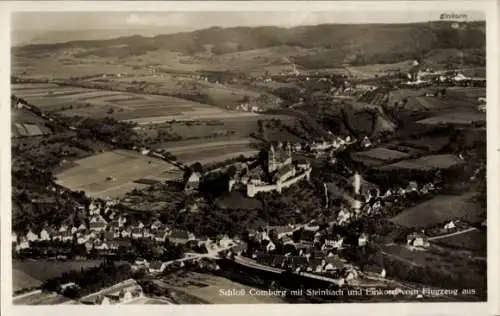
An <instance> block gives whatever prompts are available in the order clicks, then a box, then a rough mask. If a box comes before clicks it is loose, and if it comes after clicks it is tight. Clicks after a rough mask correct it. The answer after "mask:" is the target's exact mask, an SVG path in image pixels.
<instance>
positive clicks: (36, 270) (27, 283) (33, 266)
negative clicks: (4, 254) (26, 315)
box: [12, 259, 102, 304]
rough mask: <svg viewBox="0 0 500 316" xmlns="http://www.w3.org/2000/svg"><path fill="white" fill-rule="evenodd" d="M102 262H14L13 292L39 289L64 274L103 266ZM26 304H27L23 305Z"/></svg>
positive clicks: (30, 260)
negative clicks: (43, 284) (48, 281)
mask: <svg viewBox="0 0 500 316" xmlns="http://www.w3.org/2000/svg"><path fill="white" fill-rule="evenodd" d="M101 262H102V261H101V260H81V261H49V260H32V259H29V260H23V261H20V260H13V262H12V268H13V270H12V271H13V272H12V273H13V275H12V282H13V291H14V292H16V291H19V290H22V289H32V288H37V287H39V286H41V285H42V283H43V282H44V281H46V280H49V279H52V278H56V277H59V276H61V275H62V274H63V273H64V272H69V271H72V270H77V271H80V269H81V268H84V269H87V268H91V267H95V266H98V265H100V264H101ZM21 304H25V303H21Z"/></svg>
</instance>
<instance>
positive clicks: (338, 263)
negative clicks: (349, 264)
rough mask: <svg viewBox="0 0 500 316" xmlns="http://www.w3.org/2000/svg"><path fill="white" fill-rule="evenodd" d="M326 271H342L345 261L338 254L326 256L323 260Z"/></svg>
mask: <svg viewBox="0 0 500 316" xmlns="http://www.w3.org/2000/svg"><path fill="white" fill-rule="evenodd" d="M321 263H322V265H323V271H324V272H334V271H342V270H343V269H344V262H343V261H342V260H340V258H339V257H337V256H330V257H326V258H324V259H322V260H321Z"/></svg>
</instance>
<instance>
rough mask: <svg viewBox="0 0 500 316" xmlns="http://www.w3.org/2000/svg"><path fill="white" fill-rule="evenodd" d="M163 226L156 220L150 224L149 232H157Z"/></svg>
mask: <svg viewBox="0 0 500 316" xmlns="http://www.w3.org/2000/svg"><path fill="white" fill-rule="evenodd" d="M162 226H163V223H162V222H161V221H160V220H159V219H157V220H155V221H154V222H153V224H151V230H158V229H160V228H161V227H162Z"/></svg>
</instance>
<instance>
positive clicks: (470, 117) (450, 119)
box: [417, 112, 486, 125]
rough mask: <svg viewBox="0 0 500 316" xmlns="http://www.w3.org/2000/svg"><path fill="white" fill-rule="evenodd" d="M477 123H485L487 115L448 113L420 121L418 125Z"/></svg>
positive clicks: (478, 113)
mask: <svg viewBox="0 0 500 316" xmlns="http://www.w3.org/2000/svg"><path fill="white" fill-rule="evenodd" d="M475 122H480V123H485V122H486V114H485V113H480V112H475V113H472V112H457V113H446V114H442V115H437V116H433V117H429V118H426V119H423V120H420V121H418V122H417V123H419V124H426V125H439V124H457V125H469V124H472V123H475Z"/></svg>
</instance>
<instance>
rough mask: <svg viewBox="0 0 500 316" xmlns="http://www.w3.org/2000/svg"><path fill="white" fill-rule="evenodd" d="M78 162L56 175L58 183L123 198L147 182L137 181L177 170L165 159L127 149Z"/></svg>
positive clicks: (164, 175)
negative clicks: (140, 182) (146, 155)
mask: <svg viewBox="0 0 500 316" xmlns="http://www.w3.org/2000/svg"><path fill="white" fill-rule="evenodd" d="M75 163H76V165H77V166H76V167H73V168H71V169H68V170H65V171H62V172H60V173H58V174H57V175H56V178H57V183H58V184H60V185H62V186H66V187H68V188H70V189H72V190H74V191H79V190H83V191H85V192H86V193H87V194H88V195H90V196H94V197H101V198H102V197H107V196H110V197H119V196H122V195H124V194H125V193H127V192H129V191H132V190H133V189H135V188H144V187H145V186H146V185H144V184H139V183H135V182H134V181H136V180H139V179H152V180H159V181H161V180H167V176H166V175H167V174H168V172H169V171H173V170H175V169H176V167H174V166H173V165H170V164H169V163H167V162H165V161H162V160H159V159H155V158H151V157H145V156H142V155H140V154H138V153H135V152H130V151H124V150H116V151H112V152H105V153H102V154H97V155H94V156H92V157H89V158H84V159H81V160H77V161H75ZM170 176H172V175H170ZM175 176H176V177H178V176H179V175H178V174H175ZM108 177H111V178H108ZM107 178H108V179H109V180H107Z"/></svg>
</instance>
